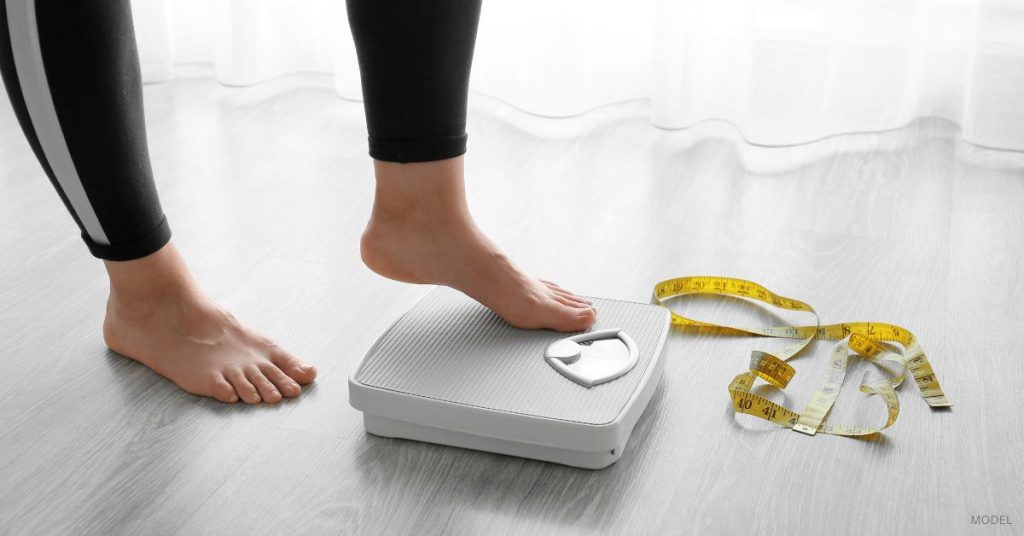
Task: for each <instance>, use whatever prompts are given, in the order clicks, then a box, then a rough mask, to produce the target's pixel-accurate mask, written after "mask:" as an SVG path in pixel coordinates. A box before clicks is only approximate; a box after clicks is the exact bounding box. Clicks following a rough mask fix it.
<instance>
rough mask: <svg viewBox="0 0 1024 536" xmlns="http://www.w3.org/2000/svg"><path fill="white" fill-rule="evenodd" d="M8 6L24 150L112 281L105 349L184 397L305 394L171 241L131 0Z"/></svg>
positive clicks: (1, 27)
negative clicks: (209, 291) (204, 287)
mask: <svg viewBox="0 0 1024 536" xmlns="http://www.w3.org/2000/svg"><path fill="white" fill-rule="evenodd" d="M0 6H2V8H0V72H2V74H3V80H4V85H5V87H6V89H7V94H8V96H9V97H10V100H11V103H12V105H13V107H14V110H15V113H16V115H17V117H18V121H19V123H20V124H21V127H22V129H23V130H24V132H25V137H26V138H27V140H28V142H29V145H30V146H31V147H32V150H33V151H34V152H35V154H36V157H37V158H38V159H39V161H40V163H41V164H42V167H43V169H44V171H45V172H46V174H47V175H48V176H49V179H50V182H51V183H52V184H53V186H54V188H55V189H56V190H57V193H58V195H59V196H60V198H61V200H62V201H63V202H64V205H65V206H66V207H67V209H68V211H69V212H70V213H71V216H72V217H73V218H74V220H75V222H76V223H77V224H78V226H79V228H80V229H81V231H82V238H83V239H84V240H85V243H86V245H87V246H88V248H89V250H90V252H91V253H92V254H93V255H94V256H96V257H98V258H100V259H103V261H104V265H105V266H106V269H107V273H108V275H109V277H110V297H109V300H108V303H107V317H106V320H105V321H104V326H103V334H104V338H105V340H106V341H107V344H108V345H109V346H110V348H111V349H113V350H114V351H116V352H118V353H120V354H122V355H125V356H128V357H130V358H132V359H135V360H137V361H139V362H141V363H143V364H145V365H146V366H148V367H150V368H152V369H153V370H155V371H156V372H158V373H160V374H161V375H163V376H165V377H167V378H168V379H170V380H172V381H173V382H175V383H176V384H178V385H179V386H180V387H182V388H183V389H185V390H186V391H189V392H191V393H195V394H199V395H204V396H211V397H215V398H217V399H219V400H223V401H226V402H234V401H236V400H238V399H239V398H241V399H243V400H245V401H247V402H259V401H260V400H265V401H267V402H274V401H276V400H280V399H281V393H284V394H285V396H294V395H297V394H298V393H299V390H300V388H299V386H298V383H307V382H309V381H312V379H313V376H314V375H315V371H313V370H312V369H311V368H308V369H303V368H301V367H302V365H301V363H299V362H298V360H296V359H295V358H294V357H292V356H290V355H288V354H286V353H284V352H282V351H281V350H279V349H277V348H276V347H275V346H273V344H272V343H270V342H269V341H268V340H266V339H265V338H263V337H260V336H258V335H256V334H254V333H252V332H250V331H249V330H247V329H246V328H244V327H243V326H241V325H240V324H239V323H238V322H237V321H236V320H235V319H234V318H233V317H231V316H230V315H229V314H228V313H226V312H224V311H223V310H222V309H220V308H219V307H218V306H217V305H216V304H214V303H213V302H212V301H210V300H209V298H207V297H206V296H204V295H203V293H202V292H201V291H200V289H199V287H198V286H197V285H196V283H195V281H194V280H193V279H192V276H191V274H190V273H189V270H188V268H187V266H186V265H185V263H184V261H183V259H182V258H181V255H180V254H179V253H178V251H177V250H176V249H175V248H174V245H173V244H171V243H170V238H171V232H170V228H169V227H168V225H167V220H166V218H165V217H164V214H163V210H162V208H161V206H160V200H159V198H158V196H157V192H156V188H155V185H154V183H153V178H152V172H151V170H150V165H149V154H148V152H147V148H146V131H145V122H144V118H143V113H142V87H141V82H140V77H139V66H138V57H137V52H136V50H135V36H134V33H133V29H132V23H131V13H130V10H129V3H128V0H2V2H0ZM282 369H283V370H284V372H286V373H287V375H286V374H284V373H282ZM268 376H269V377H270V379H271V380H273V381H274V383H275V384H276V385H277V388H274V385H273V384H270V382H268V381H267V377H268ZM289 376H290V377H289ZM297 382H298V383H297ZM254 385H255V387H254ZM268 385H270V387H267V386H268ZM257 391H258V392H257ZM275 393H276V394H275Z"/></svg>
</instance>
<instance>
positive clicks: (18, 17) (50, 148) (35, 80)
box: [6, 0, 110, 245]
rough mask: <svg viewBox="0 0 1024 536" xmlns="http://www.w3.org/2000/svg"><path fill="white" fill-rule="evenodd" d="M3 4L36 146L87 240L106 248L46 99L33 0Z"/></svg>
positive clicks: (48, 97) (10, 0)
mask: <svg viewBox="0 0 1024 536" xmlns="http://www.w3.org/2000/svg"><path fill="white" fill-rule="evenodd" d="M6 3H7V26H8V31H9V32H10V34H11V51H12V52H13V55H14V67H15V69H16V70H17V72H18V80H19V81H20V82H21V94H22V96H23V97H24V98H25V107H26V108H28V115H29V117H30V118H31V119H32V127H33V128H34V129H35V131H36V137H37V138H39V145H41V146H42V148H43V154H45V155H46V161H47V162H48V163H49V164H50V169H52V170H53V174H54V175H56V177H57V182H58V183H59V184H60V187H61V189H63V190H64V195H65V196H67V198H68V201H69V202H70V203H71V208H72V210H74V211H75V214H77V215H78V220H79V221H81V222H82V226H83V227H85V232H86V233H87V234H88V235H89V238H91V239H92V241H93V242H96V243H97V244H102V245H109V244H110V240H108V239H107V234H106V233H105V232H103V226H102V225H100V220H99V218H98V217H96V211H95V210H93V208H92V205H90V204H89V197H88V196H86V195H85V188H84V187H83V186H82V180H81V179H80V178H79V177H78V171H77V170H76V169H75V163H74V162H73V161H72V160H71V153H70V151H68V144H67V142H66V141H65V140H64V131H62V130H61V128H60V120H59V119H58V118H57V110H56V108H55V107H54V105H53V97H52V96H51V95H50V85H49V83H48V82H47V81H46V69H45V68H44V67H43V51H42V48H41V47H40V45H39V26H38V24H37V22H36V0H7V2H6Z"/></svg>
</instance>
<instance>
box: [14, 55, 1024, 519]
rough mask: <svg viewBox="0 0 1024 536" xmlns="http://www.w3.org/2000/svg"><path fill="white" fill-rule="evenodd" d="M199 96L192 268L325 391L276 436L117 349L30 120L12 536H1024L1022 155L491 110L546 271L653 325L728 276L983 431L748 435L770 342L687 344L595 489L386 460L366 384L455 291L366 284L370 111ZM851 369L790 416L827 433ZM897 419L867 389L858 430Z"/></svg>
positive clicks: (23, 191)
mask: <svg viewBox="0 0 1024 536" xmlns="http://www.w3.org/2000/svg"><path fill="white" fill-rule="evenodd" d="M196 73H197V74H196V76H193V77H186V78H183V79H179V80H178V81H175V82H173V83H168V84H162V85H154V86H147V88H146V90H145V91H146V106H147V110H146V111H147V119H148V122H149V135H150V139H149V142H150V147H151V148H152V157H153V164H154V167H155V170H156V175H157V177H158V181H159V186H160V191H161V194H162V199H163V202H164V206H165V209H166V211H167V214H168V217H169V220H170V222H171V225H172V228H173V229H174V232H175V239H176V241H177V243H178V244H179V246H180V247H181V249H182V250H183V251H184V252H185V254H186V256H187V258H188V259H189V260H190V262H191V264H192V266H193V268H194V270H195V271H196V272H197V274H198V276H199V278H200V279H201V281H203V282H204V283H205V286H206V288H207V289H208V290H209V292H211V293H212V294H213V295H214V296H216V297H218V298H219V299H220V300H221V301H222V302H223V303H225V304H226V306H228V307H229V308H230V309H231V310H232V311H234V312H235V314H236V315H238V316H239V317H240V318H242V319H243V320H244V321H247V322H248V323H250V324H252V325H254V326H255V327H257V328H259V329H260V330H262V331H264V332H266V333H267V334H268V335H270V336H272V337H273V338H275V339H276V340H277V341H278V342H279V343H280V344H281V345H283V346H285V347H287V348H289V349H291V350H292V351H293V352H295V353H297V354H300V355H302V356H304V357H305V358H306V359H308V360H309V361H311V362H312V363H314V364H315V365H317V366H318V367H319V369H320V370H321V376H320V379H319V380H318V382H317V383H316V385H315V386H314V387H312V388H311V389H309V390H308V392H307V393H306V394H305V395H304V396H302V397H301V398H300V399H298V400H295V401H292V402H288V403H284V404H281V405H279V406H276V407H246V406H244V405H240V404H239V405H234V406H227V405H222V404H219V403H216V402H213V401H210V400H204V399H199V398H196V397H192V396H190V395H187V394H185V393H182V392H180V391H179V390H177V389H176V388H175V387H174V386H173V385H172V384H170V383H169V382H167V381H165V380H163V379H161V378H159V377H158V376H157V375H155V374H153V373H151V372H150V371H148V370H147V369H145V368H143V367H142V366H140V365H138V364H136V363H134V362H131V361H129V360H126V359H123V358H121V357H119V356H117V355H115V354H113V353H111V352H110V351H108V350H107V349H106V348H105V347H104V345H103V343H102V340H101V338H100V329H99V328H100V323H101V320H102V313H103V303H104V299H105V291H106V288H105V287H106V283H105V280H104V277H103V273H102V267H101V265H100V264H99V263H98V262H96V261H95V260H94V259H92V258H91V257H89V255H88V253H87V252H86V249H85V247H84V246H83V244H82V243H81V242H80V240H79V238H78V233H77V229H76V228H75V227H74V225H73V223H72V220H71V218H70V217H69V216H67V215H66V213H65V212H64V210H63V207H62V206H61V204H60V202H59V201H58V199H57V196H56V194H55V193H54V192H53V191H52V190H51V189H50V186H49V184H48V183H47V181H46V180H45V178H44V176H43V174H42V172H41V171H40V169H39V167H38V165H37V164H36V162H35V160H34V158H33V157H32V155H31V153H30V151H29V149H28V146H27V144H26V143H24V142H23V141H22V139H21V134H20V131H19V130H18V128H17V125H16V122H15V121H14V116H13V114H12V112H11V110H10V108H9V106H8V105H7V104H6V101H4V103H3V104H0V260H2V262H0V337H2V345H0V373H2V378H3V381H2V382H0V434H2V438H0V533H4V534H7V533H9V534H242V533H245V534H270V533H280V532H304V531H309V533H312V534H321V533H331V534H334V533H358V534H401V533H416V534H440V533H447V534H463V533H488V534H538V533H543V534H561V533H565V534H579V533H590V532H602V533H608V534H625V533H630V534H634V533H672V534H676V533H683V534H687V533H739V532H749V531H754V532H757V533H763V534H788V533H794V532H796V533H807V534H809V533H818V534H829V533H834V532H852V531H853V530H857V531H858V532H864V533H882V532H885V533H895V534H908V533H965V532H967V531H968V530H971V529H977V528H978V527H973V526H972V525H971V524H970V517H971V515H980V514H1002V515H1007V516H1009V518H1010V520H1011V521H1012V522H1013V523H1014V525H1012V526H1003V527H998V528H993V527H989V528H990V529H994V530H995V531H996V532H997V533H1003V532H1004V531H1013V530H1015V529H1016V530H1019V528H1020V527H1021V526H1024V508H1022V504H1024V503H1022V501H1021V496H1022V492H1024V484H1022V482H1024V465H1022V463H1021V457H1020V455H1019V453H1020V448H1021V445H1022V444H1024V431H1022V426H1021V416H1020V408H1021V400H1022V397H1021V395H1020V393H1019V391H1017V389H1019V388H1020V384H1021V381H1022V380H1024V373H1022V368H1024V365H1022V363H1024V362H1022V360H1021V359H1020V357H1019V355H1018V354H1019V352H1018V351H1017V350H1018V348H1019V342H1018V336H1019V329H1020V326H1021V323H1022V322H1024V307H1022V305H1021V304H1022V303H1024V281H1022V276H1021V268H1020V266H1021V263H1022V261H1024V210H1022V207H1024V154H1020V153H1009V152H997V151H990V150H985V149H981V148H977V147H973V146H971V145H969V144H965V143H963V142H961V141H958V136H957V128H956V127H955V125H951V124H949V123H946V122H942V121H935V120H922V121H918V122H916V123H914V124H912V125H910V126H908V127H907V128H904V129H901V130H897V131H892V132H887V133H882V134H870V135H867V134H866V135H857V136H842V137H837V138H832V139H828V140H824V141H821V142H818V143H815V144H812V145H808V146H800V147H792V148H784V149H768V148H759V147H751V146H748V145H745V144H744V143H742V140H741V139H740V138H739V137H738V136H737V135H736V134H735V132H734V131H733V130H732V129H731V128H730V127H729V126H728V125H724V124H721V123H708V124H702V125H700V126H698V127H697V128H694V129H691V130H687V131H673V132H669V131H663V130H658V129H655V128H653V127H651V126H650V125H649V124H648V123H647V122H646V120H645V119H643V117H642V113H643V109H644V104H643V103H629V104H623V105H618V106H613V107H608V108H605V109H601V110H598V111H595V112H593V113H591V114H588V115H585V116H582V117H577V118H571V119H563V120H557V121H553V120H549V119H538V118H534V117H530V116H524V115H523V114H521V113H520V112H517V111H515V110H513V109H511V108H509V107H507V106H504V105H502V104H500V103H496V102H494V101H492V100H489V99H487V98H485V97H482V96H479V95H475V96H474V97H473V99H472V105H471V108H472V110H471V117H470V125H469V131H470V134H471V139H470V154H469V157H468V164H467V165H468V176H469V177H470V185H469V190H470V191H469V194H470V197H471V206H472V207H473V210H474V212H475V214H476V215H477V217H478V218H479V220H480V222H481V225H482V226H483V227H484V228H485V230H487V231H488V232H489V233H490V234H491V235H492V237H493V238H495V240H497V241H498V243H500V244H501V245H502V246H503V247H505V248H506V250H507V252H508V253H509V254H510V255H511V256H512V257H513V258H515V259H517V260H518V262H520V263H521V264H522V265H523V266H524V267H525V268H527V269H529V270H530V271H532V272H534V273H536V274H538V275H542V276H544V277H547V278H549V279H554V280H556V281H559V282H561V283H562V284H563V285H565V286H568V287H569V288H572V289H574V290H576V291H577V292H580V293H582V294H587V295H595V296H604V297H609V298H621V299H630V300H637V301H646V300H647V299H648V296H649V293H650V290H651V287H652V286H653V284H654V283H656V282H657V281H660V280H661V279H665V278H668V277H673V276H677V275H684V274H691V275H696V274H728V275H733V276H736V277H743V278H748V279H753V280H756V281H759V282H761V283H763V284H765V285H767V286H768V287H769V288H772V289H774V290H776V291H778V292H780V293H783V294H786V295H790V296H793V297H796V298H801V299H803V300H806V301H808V302H809V303H811V304H813V305H814V306H815V307H817V308H818V310H819V311H820V312H821V313H822V316H823V320H824V321H826V322H833V321H852V320H877V321H888V322H894V323H899V324H902V325H905V326H906V327H908V328H910V329H912V330H914V331H915V332H916V333H917V334H918V336H919V337H920V339H921V341H922V344H923V345H924V347H925V349H926V350H927V352H928V354H929V356H930V357H931V359H932V362H933V364H934V366H935V368H936V370H937V371H938V373H939V377H940V380H941V381H942V383H943V386H944V387H945V388H946V390H947V393H948V395H949V397H950V398H951V400H952V401H953V403H954V404H956V406H955V407H954V408H953V409H952V410H951V411H942V412H934V411H931V410H929V409H928V407H927V406H926V405H925V403H924V402H923V401H922V400H921V399H920V397H919V396H918V392H917V389H916V387H915V386H914V385H912V384H910V385H906V386H904V387H903V388H901V389H900V395H901V397H900V400H901V403H902V406H901V407H902V413H901V415H900V418H899V421H898V422H897V423H896V425H895V427H893V428H892V429H890V430H889V431H887V432H886V433H885V435H884V436H883V437H879V438H876V439H874V440H850V439H842V438H837V437H831V436H820V437H813V438H810V437H806V436H802V435H799V434H794V433H790V432H787V431H785V430H782V429H777V428H774V427H770V426H769V425H767V424H764V423H762V422H761V421H753V420H750V419H748V418H745V417H740V418H737V417H735V416H734V415H733V414H732V411H731V408H730V402H729V399H728V396H727V392H726V385H727V384H728V382H729V380H731V379H732V377H733V375H735V374H736V373H738V372H740V371H741V370H743V369H744V367H745V366H746V359H747V357H746V356H748V355H749V351H750V349H752V348H765V347H767V346H770V344H769V343H764V342H761V341H755V340H752V339H743V338H733V339H717V338H709V337H703V336H691V335H684V334H673V335H672V336H671V340H670V347H669V349H668V361H667V364H666V370H665V378H664V380H663V383H662V385H661V387H660V388H659V391H658V394H657V395H656V396H655V399H654V400H653V401H652V403H651V406H650V407H649V409H648V410H647V412H646V413H645V415H644V417H643V418H642V419H641V421H640V423H639V424H638V426H637V429H636V430H635V432H634V435H633V438H632V440H631V443H630V445H629V447H628V449H627V452H626V454H625V455H624V457H623V459H622V460H621V461H620V462H619V463H618V464H616V465H614V466H612V467H610V468H609V469H607V470H604V471H599V472H592V471H585V470H576V469H571V468H567V467H561V466H556V465H551V464H546V463H541V462H535V461H528V460H521V459H515V458H509V457H503V456H498V455H491V454H485V453H479V452H472V451H466V450H460V449H454V448H446V447H439V446H434V445H427V444H419V443H414V442H407V441H399V440H389V439H381V438H376V437H372V436H368V435H366V434H365V433H364V432H363V429H362V421H361V416H360V414H359V413H357V412H356V411H355V410H353V409H351V408H350V407H349V406H348V403H347V396H348V393H347V386H346V380H347V376H348V374H349V373H350V371H351V370H352V368H353V367H354V365H355V364H356V363H357V361H358V360H359V359H360V358H361V356H362V354H363V352H365V351H366V350H367V349H368V348H369V346H370V345H371V344H372V342H373V340H374V339H375V338H376V336H377V335H378V334H379V333H380V331H381V330H382V329H384V328H385V327H386V326H387V325H388V324H389V323H390V322H391V321H392V320H393V319H394V318H395V317H396V316H397V315H398V314H400V313H401V312H402V311H403V310H404V309H405V308H407V307H408V306H409V305H411V304H412V303H413V301H414V300H415V299H416V298H417V297H419V296H421V295H422V294H424V293H425V292H427V290H428V288H425V287H417V286H411V285H403V284H399V283H395V282H391V281H388V280H385V279H383V278H380V277H378V276H376V275H375V274H373V273H371V272H370V271H369V270H367V269H366V268H364V267H363V266H362V264H361V263H360V261H359V259H358V247H357V244H358V238H359V235H360V233H361V231H362V225H363V223H364V221H365V220H366V218H367V215H368V214H369V209H370V202H371V199H372V193H373V183H372V176H371V164H370V160H369V159H368V158H367V157H366V155H365V152H366V148H365V133H364V127H363V123H362V109H361V105H360V104H359V103H353V102H347V101H344V100H339V99H337V98H336V97H335V96H334V95H333V94H332V93H331V91H330V88H329V79H328V78H327V77H319V76H313V75H310V76H293V77H288V78H283V79H279V80H276V81H273V82H270V83H267V84H264V85H260V86H256V87H250V88H240V89H239V88H224V87H220V86H218V85H216V84H215V83H214V82H212V81H211V80H210V79H208V78H205V77H203V76H201V75H202V72H201V70H197V71H196ZM607 244H615V247H614V248H609V247H607ZM678 306H679V307H680V308H684V309H685V310H687V311H690V312H693V313H694V314H701V315H705V316H710V317H713V318H717V319H732V320H747V321H751V322H757V321H766V318H769V317H767V316H766V315H765V314H762V313H758V312H756V311H752V310H751V309H750V308H748V307H742V306H738V305H737V304H735V303H723V302H720V301H708V300H688V301H686V302H685V303H679V304H678ZM826 352H827V347H826V346H825V345H818V346H817V347H816V352H815V353H814V354H811V355H807V356H805V357H801V358H799V359H798V360H797V361H796V362H795V365H796V367H797V371H798V375H797V378H796V379H795V380H794V386H793V387H791V388H790V389H789V390H788V391H787V392H786V393H785V394H782V393H777V392H774V393H773V392H769V393H767V395H768V396H770V397H772V398H774V399H776V400H786V401H788V403H789V404H790V406H791V407H794V408H796V409H797V410H799V409H801V408H802V406H803V404H804V403H805V402H806V400H807V398H808V396H809V393H810V392H811V391H812V390H813V388H814V387H815V386H816V385H817V382H818V379H819V377H820V374H821V372H822V370H823V366H824V362H825V360H826V358H825V354H826ZM861 370H864V368H863V367H860V366H859V365H858V366H857V367H855V369H854V371H853V372H852V373H851V376H850V378H851V379H850V382H851V383H853V382H856V381H858V380H859V378H860V375H861V374H862V372H859V371H861ZM883 413H884V410H883V406H882V404H881V402H880V401H877V400H865V399H864V397H863V395H860V394H859V393H857V392H856V386H855V385H854V386H848V388H847V390H846V391H845V392H844V393H843V396H842V397H841V399H840V401H839V405H838V406H837V408H836V410H835V415H834V417H835V418H836V419H840V420H844V421H854V422H860V423H864V424H875V423H881V422H882V421H883V420H884V416H883Z"/></svg>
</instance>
